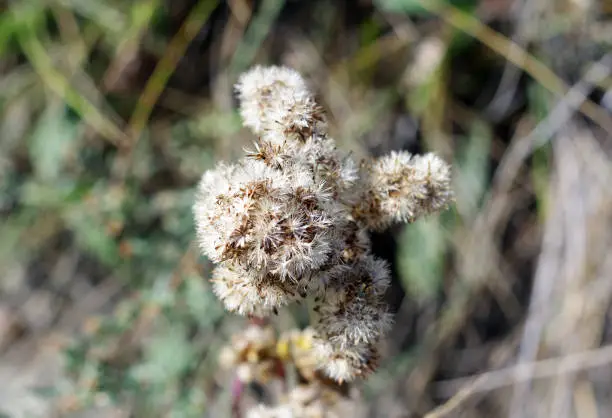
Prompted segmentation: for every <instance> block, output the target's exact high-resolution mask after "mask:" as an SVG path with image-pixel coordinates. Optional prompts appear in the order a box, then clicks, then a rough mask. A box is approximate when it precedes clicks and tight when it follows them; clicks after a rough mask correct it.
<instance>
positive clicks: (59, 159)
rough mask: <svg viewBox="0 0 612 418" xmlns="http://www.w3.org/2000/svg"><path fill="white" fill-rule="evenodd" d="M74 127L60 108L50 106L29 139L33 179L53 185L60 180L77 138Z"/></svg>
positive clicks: (58, 106) (75, 127)
mask: <svg viewBox="0 0 612 418" xmlns="http://www.w3.org/2000/svg"><path fill="white" fill-rule="evenodd" d="M77 129H78V127H77V125H76V123H75V122H74V121H72V120H70V119H68V118H66V112H65V108H64V106H63V105H59V104H57V105H54V106H49V107H47V108H46V109H45V111H44V113H43V114H42V116H41V117H40V119H38V123H37V124H36V128H35V129H34V133H33V134H32V136H31V137H30V141H29V151H30V158H31V161H32V164H33V165H34V172H35V173H36V177H38V178H39V179H41V180H44V181H45V182H53V181H54V180H56V179H57V178H58V177H59V174H60V171H61V170H62V168H63V166H64V164H65V162H66V159H67V157H68V156H69V153H70V151H71V149H72V148H73V147H74V145H75V141H76V138H77Z"/></svg>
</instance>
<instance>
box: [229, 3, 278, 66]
mask: <svg viewBox="0 0 612 418" xmlns="http://www.w3.org/2000/svg"><path fill="white" fill-rule="evenodd" d="M284 4H285V0H263V1H262V3H261V5H260V7H259V10H258V13H257V15H255V17H254V18H253V20H252V21H251V23H250V24H249V27H248V29H247V30H246V33H245V35H244V36H243V38H242V42H241V43H240V45H238V48H237V49H236V52H235V53H234V58H233V59H232V62H231V64H230V72H231V73H232V74H234V75H235V74H238V73H241V72H243V71H245V70H246V69H247V68H248V67H249V66H250V65H251V64H252V63H253V60H254V59H255V55H256V54H257V51H258V50H259V47H260V46H261V44H262V43H263V41H264V40H265V39H266V37H267V36H268V33H269V32H270V29H271V28H272V25H273V24H274V21H275V20H276V19H277V18H278V15H279V14H280V12H281V10H282V8H283V5H284Z"/></svg>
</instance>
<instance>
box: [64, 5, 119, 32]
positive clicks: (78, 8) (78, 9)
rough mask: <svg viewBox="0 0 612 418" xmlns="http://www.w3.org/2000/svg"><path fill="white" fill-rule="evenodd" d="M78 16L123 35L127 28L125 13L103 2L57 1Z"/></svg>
mask: <svg viewBox="0 0 612 418" xmlns="http://www.w3.org/2000/svg"><path fill="white" fill-rule="evenodd" d="M55 1H57V2H58V3H59V4H61V5H62V6H64V7H67V8H69V9H72V11H74V12H75V13H76V14H78V15H80V16H82V17H84V18H87V19H89V20H91V21H92V22H95V23H97V24H98V25H99V26H100V27H101V28H103V29H105V30H107V31H109V32H111V33H113V34H115V35H121V34H122V33H123V32H124V31H125V28H126V26H127V17H126V16H125V13H123V12H122V11H120V10H118V9H116V8H115V7H113V6H112V5H110V4H109V3H108V2H107V1H103V0H55Z"/></svg>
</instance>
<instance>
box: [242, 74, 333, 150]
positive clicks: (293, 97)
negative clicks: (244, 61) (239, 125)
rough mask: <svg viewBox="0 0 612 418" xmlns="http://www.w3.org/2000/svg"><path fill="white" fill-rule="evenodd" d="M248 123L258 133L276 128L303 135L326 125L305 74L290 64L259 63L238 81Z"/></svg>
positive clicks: (243, 114)
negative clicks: (289, 66)
mask: <svg viewBox="0 0 612 418" xmlns="http://www.w3.org/2000/svg"><path fill="white" fill-rule="evenodd" d="M236 91H237V92H238V98H239V99H240V114H241V116H242V118H243V120H244V125H245V126H247V127H249V128H251V129H252V130H253V132H254V133H255V134H258V135H261V134H263V133H264V132H266V131H276V132H280V133H282V134H285V135H291V134H295V135H298V136H299V137H300V138H303V139H306V138H307V137H310V136H311V135H312V134H313V133H316V132H315V131H316V130H321V129H324V128H323V126H324V117H323V112H322V111H321V109H320V107H319V106H318V105H317V103H316V102H315V100H314V98H313V97H312V94H311V93H310V91H309V90H308V87H307V86H306V82H305V81H304V79H303V78H302V76H301V75H300V74H299V73H298V72H297V71H295V70H292V69H290V68H287V67H255V68H253V69H251V70H250V71H248V72H246V73H245V74H243V75H242V76H241V77H240V79H239V80H238V83H237V84H236Z"/></svg>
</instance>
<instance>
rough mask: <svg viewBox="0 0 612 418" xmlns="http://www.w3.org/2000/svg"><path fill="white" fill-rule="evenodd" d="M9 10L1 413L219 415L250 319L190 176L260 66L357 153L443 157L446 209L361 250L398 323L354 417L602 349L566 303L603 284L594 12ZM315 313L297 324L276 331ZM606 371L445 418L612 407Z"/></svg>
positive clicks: (234, 123)
mask: <svg viewBox="0 0 612 418" xmlns="http://www.w3.org/2000/svg"><path fill="white" fill-rule="evenodd" d="M0 12H1V14H0V57H1V60H0V74H1V77H0V214H1V215H2V223H1V224H0V237H1V239H0V382H2V383H1V384H0V411H2V413H3V414H4V415H3V416H9V417H52V416H104V417H110V416H117V417H127V416H133V417H156V416H160V417H161V416H164V417H165V416H168V417H201V416H212V417H224V416H230V410H231V406H230V404H231V399H230V390H231V388H230V384H229V382H230V380H228V377H227V376H225V375H223V374H221V373H219V372H218V371H217V366H216V353H217V351H218V349H219V347H220V346H221V345H222V344H223V343H224V342H225V341H227V340H228V338H229V335H230V334H231V333H232V332H235V331H237V330H239V329H240V328H241V327H242V326H243V325H244V321H243V320H242V319H240V318H235V317H232V316H230V315H228V314H226V313H224V312H223V309H222V306H221V305H220V304H219V302H218V301H217V300H216V299H215V297H214V295H213V294H212V293H211V291H210V286H209V283H208V281H207V277H208V276H209V272H210V265H209V263H208V262H207V261H206V260H205V259H203V258H201V257H200V256H199V255H198V251H197V248H196V247H195V245H194V243H193V238H194V233H193V222H192V216H191V204H192V201H193V193H194V187H195V184H196V182H197V181H198V179H199V177H200V175H201V174H202V172H203V171H204V170H206V169H207V168H210V167H212V166H213V164H215V162H217V161H220V160H231V159H233V158H235V157H236V156H238V155H239V154H240V153H241V150H242V148H243V147H245V146H248V145H249V144H250V143H251V141H252V139H253V138H252V137H251V136H250V134H249V133H248V132H246V130H244V129H242V128H241V123H240V119H239V116H238V114H237V111H236V108H235V98H234V97H233V91H232V85H233V83H234V82H235V81H236V79H237V77H238V75H239V74H240V73H241V72H242V71H244V70H245V69H247V68H248V67H249V66H251V65H254V64H284V65H289V66H292V67H294V68H296V69H297V70H299V71H300V72H302V73H303V74H304V75H305V77H306V78H307V79H308V80H310V81H311V82H312V85H313V89H314V90H315V91H316V92H317V95H318V97H319V99H320V101H321V103H322V104H323V106H324V107H325V109H326V110H327V112H328V114H329V118H330V124H331V131H332V135H333V136H334V138H336V139H337V141H338V143H339V144H340V145H341V146H342V147H344V148H345V149H350V150H352V151H353V153H354V155H355V156H356V157H359V156H362V155H366V154H374V155H380V154H383V153H386V152H388V151H389V150H393V149H406V150H409V151H411V152H425V151H435V152H437V153H439V154H440V155H442V156H443V157H444V158H445V159H446V160H447V161H449V162H452V164H453V170H454V187H455V190H456V194H457V202H456V205H455V206H454V207H453V208H452V209H450V210H449V211H447V212H446V213H444V214H443V215H442V216H440V217H434V218H431V219H428V220H424V221H420V222H417V223H415V224H413V225H410V226H407V227H403V228H396V229H394V230H392V231H390V232H389V233H385V234H378V235H375V236H373V237H372V239H373V241H374V243H375V248H376V251H377V252H378V253H379V255H380V256H382V257H384V258H386V259H387V260H389V261H390V262H391V263H392V266H393V273H394V283H393V286H392V289H391V291H390V293H389V298H388V299H389V303H390V304H391V306H392V309H393V310H394V311H395V312H397V323H396V325H395V327H394V329H393V331H392V332H391V334H390V336H389V339H388V341H386V342H385V346H384V347H383V350H384V351H383V352H384V362H383V365H382V368H381V370H380V371H379V372H378V373H377V374H376V375H375V376H373V377H372V378H371V379H370V380H368V381H367V382H365V383H364V385H363V387H362V389H363V397H364V402H363V403H364V406H363V409H364V411H365V412H364V414H366V415H365V416H380V417H412V416H422V415H423V414H425V413H426V412H427V411H430V410H432V408H434V407H435V406H436V405H441V404H444V402H445V401H446V400H447V399H449V398H450V397H451V396H452V395H453V394H454V393H456V392H457V389H458V386H457V385H458V383H457V382H459V383H464V381H456V380H454V379H458V378H463V377H466V376H471V375H476V374H480V373H483V372H485V371H487V370H490V369H494V368H499V367H503V366H511V365H513V364H515V363H517V362H520V361H535V360H538V359H540V358H545V357H550V356H563V355H570V354H572V353H574V352H575V351H580V350H586V349H597V348H598V347H601V346H602V345H605V344H606V342H607V341H608V340H610V337H611V335H610V334H611V333H610V330H609V324H608V320H607V318H608V317H609V316H610V313H612V311H611V310H610V306H609V304H610V303H609V300H608V299H609V298H607V297H606V296H603V297H602V298H601V300H599V299H598V300H599V302H597V303H595V302H593V303H595V305H596V306H595V305H594V306H592V307H591V308H589V309H586V308H584V305H579V306H582V308H576V303H578V302H576V300H575V299H576V298H578V299H580V297H583V298H584V300H587V301H588V300H590V298H591V296H592V295H593V294H600V295H607V294H608V293H610V290H611V286H610V282H611V281H612V274H610V273H612V272H611V271H610V270H611V269H610V266H607V264H605V263H604V262H605V258H606V257H605V253H606V250H607V249H608V248H610V247H609V245H608V244H609V242H608V236H607V233H608V232H607V231H610V230H612V228H610V226H611V225H612V224H611V223H610V219H609V216H610V214H612V210H611V205H610V199H609V197H610V193H611V192H610V190H608V189H609V187H608V186H609V178H610V177H609V175H610V168H611V167H610V164H609V158H608V155H609V151H610V138H611V134H612V113H611V110H612V80H611V78H610V75H609V69H610V64H611V59H610V56H609V51H610V47H611V43H612V7H611V6H610V3H609V2H607V1H605V0H601V1H598V0H581V1H579V0H554V1H553V0H547V1H544V0H541V1H540V0H446V1H443V0H378V1H367V0H361V1H348V0H347V1H344V0H342V1H335V2H328V1H324V0H314V1H298V0H261V1H252V0H228V1H214V0H133V1H126V0H121V1H120V0H19V1H17V0H15V1H0ZM570 88H571V89H570ZM553 138H554V142H552V141H551V139H553ZM570 149H571V150H573V151H568V150H570ZM580 156H582V157H580ZM572 158H577V160H572ZM589 170H590V171H589ZM576 171H578V173H576ZM585 173H586V174H585ZM572 176H573V177H572ZM576 190H578V191H577V192H575V193H573V192H572V191H576ZM572 193H573V194H572ZM593 202H597V203H593ZM559 208H561V209H559ZM559 211H561V212H562V213H561V214H558V213H557V212H559ZM564 216H565V218H564ZM568 218H569V220H568ZM560 219H566V221H562V220H560ZM589 220H590V221H593V222H594V225H591V224H590V223H589V222H590V221H589ZM563 222H566V223H563ZM554 230H557V231H558V230H563V231H564V232H563V231H562V232H561V233H560V235H559V234H558V235H556V236H555V235H554V234H553V232H554ZM551 231H553V232H551ZM602 231H603V232H602ZM547 234H553V235H551V237H549V238H547V236H548V235H547ZM568 243H573V244H571V245H570V244H568ZM554 245H557V246H561V247H562V248H564V250H560V252H559V251H558V252H557V253H555V254H556V255H555V256H551V255H550V251H548V250H547V249H550V248H553V247H554ZM551 246H552V247H551ZM555 248H556V247H555ZM547 251H548V252H547ZM563 251H565V252H563ZM586 253H588V254H586ZM591 254H599V256H600V257H599V256H597V257H599V258H596V256H595V255H591ZM594 257H595V258H594ZM572 263H573V264H572ZM551 265H552V266H553V267H552V270H551ZM606 266H607V267H606ZM547 268H548V270H546V269H547ZM547 272H548V273H547ZM554 280H558V282H555V284H554V285H552V284H551V283H552V281H554ZM546 289H548V290H546ZM553 289H554V290H553ZM594 289H595V290H594ZM593 292H595V293H593ZM569 295H574V299H572V300H571V301H568V300H567V299H566V298H567V297H569ZM576 295H578V296H576ZM542 307H544V308H542ZM572 307H573V308H572ZM585 309H586V310H585ZM542 311H544V313H542ZM567 315H569V317H568V316H567ZM551 318H552V319H551ZM554 318H562V320H561V324H562V326H560V325H559V324H557V323H556V322H555V320H553V319H554ZM568 318H569V319H568ZM305 321H306V319H305V318H304V312H302V311H301V310H299V309H297V310H296V311H295V312H293V315H292V316H290V317H283V316H282V315H281V317H279V318H278V319H276V320H275V323H276V325H277V326H278V327H279V329H286V328H289V327H291V326H294V325H295V324H302V325H304V323H305ZM568 321H569V322H568ZM568 324H570V325H568ZM581 324H582V325H581ZM585 324H586V325H585ZM573 327H574V328H573ZM585 327H586V328H588V329H589V330H593V331H592V333H591V334H589V336H584V337H576V335H575V334H572V332H573V331H572V330H576V329H585ZM534 330H535V331H534ZM528 331H529V332H528ZM534 332H535V333H534ZM568 335H573V340H572V341H574V342H573V343H571V344H570V343H568V338H569V337H568ZM534 344H535V352H534V349H533V348H532V349H530V348H529V347H533V346H534ZM607 363H608V362H605V361H603V362H602V364H607ZM607 370H608V371H609V369H607ZM572 376H573V375H572ZM609 376H610V374H607V377H606V376H595V377H593V376H590V375H589V376H586V377H585V376H584V375H581V377H578V374H576V376H573V377H572V378H571V379H569V381H561V382H560V381H558V379H552V380H553V383H550V385H551V386H554V387H556V388H557V392H555V391H552V392H554V394H552V395H550V393H549V392H550V391H549V390H548V389H549V388H548V387H545V388H543V389H542V390H543V391H544V392H542V393H545V394H546V395H537V396H536V395H532V396H531V398H530V395H529V393H527V392H525V390H522V391H521V386H520V385H519V384H516V383H514V381H513V380H512V379H509V380H508V379H506V382H505V383H502V384H499V383H498V386H497V388H508V387H509V388H513V390H512V391H511V392H508V391H504V390H498V391H493V392H491V393H488V394H486V395H482V394H481V395H479V397H478V399H479V401H478V402H469V403H467V405H463V406H461V407H458V408H457V410H453V411H451V412H450V415H448V416H466V417H494V416H495V417H497V416H506V415H504V414H505V413H506V411H510V413H511V414H514V415H512V417H517V416H522V415H517V414H520V411H519V410H518V409H517V405H522V407H523V408H525V410H526V411H527V412H526V413H527V415H526V416H531V417H534V416H567V417H570V416H577V417H583V416H585V417H587V416H588V417H597V416H601V417H603V416H610V413H611V412H610V411H612V410H611V409H610V407H611V405H610V399H611V398H610V396H609V394H610V392H611V391H612V382H611V380H610V378H609ZM582 383H584V384H587V383H588V385H587V386H586V389H585V387H584V386H582ZM559 388H560V389H559ZM493 389H494V388H491V389H490V390H493ZM523 389H524V388H523ZM479 390H480V389H479ZM585 391H586V392H585ZM537 393H539V392H537ZM585 393H586V394H585ZM549 395H550V396H549ZM579 395H580V396H579ZM534 398H536V399H534ZM549 398H550V399H549ZM559 399H561V401H559ZM568 399H569V400H568ZM585 399H586V400H585ZM559 402H561V403H559ZM564 402H565V403H564ZM538 405H539V406H538ZM555 405H557V406H555ZM558 405H562V407H559V406H558ZM593 405H594V406H595V409H594V411H595V412H594V414H595V415H592V414H591V415H588V414H587V415H582V413H585V414H586V412H584V411H593V408H592V407H593ZM589 407H591V409H589ZM530 408H531V409H530ZM538 408H541V409H538ZM547 408H549V409H547ZM555 408H557V409H555ZM519 409H520V408H519ZM460 411H461V412H460ZM517 411H519V412H517ZM551 411H552V412H551ZM555 411H556V412H557V413H561V412H562V413H563V414H566V415H558V414H556V413H555ZM572 411H573V412H572ZM581 411H582V412H581ZM598 411H599V412H598ZM523 413H525V411H523ZM574 413H575V414H576V415H572V414H574ZM453 414H455V415H453ZM461 414H463V415H461ZM548 414H552V415H548ZM597 414H599V415H597ZM432 416H433V415H432ZM440 416H441V415H440Z"/></svg>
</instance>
